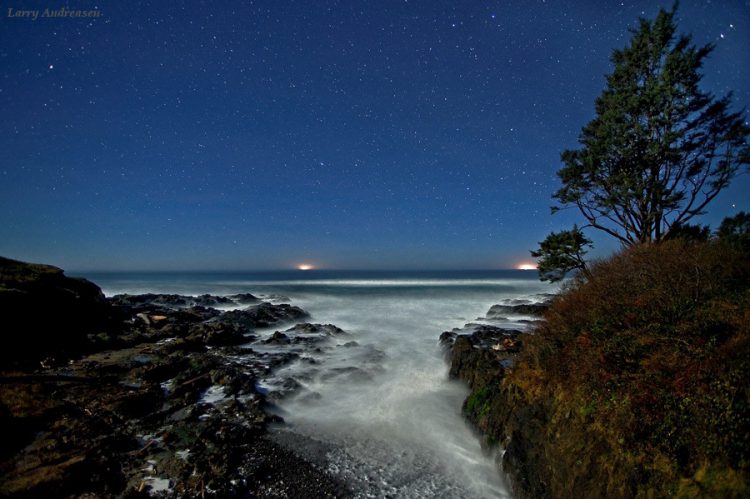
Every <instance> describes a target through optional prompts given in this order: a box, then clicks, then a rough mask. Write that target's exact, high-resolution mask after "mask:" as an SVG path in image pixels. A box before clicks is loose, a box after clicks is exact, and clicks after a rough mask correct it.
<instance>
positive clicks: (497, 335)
mask: <svg viewBox="0 0 750 499" xmlns="http://www.w3.org/2000/svg"><path fill="white" fill-rule="evenodd" d="M545 298H546V299H545V300H544V301H542V302H539V303H514V302H513V301H509V302H508V303H503V304H498V305H493V306H492V307H491V308H490V309H489V310H488V312H487V316H486V317H484V318H480V319H482V320H486V321H500V322H505V321H507V318H506V316H508V315H513V316H517V315H521V316H533V317H537V318H538V317H540V316H541V315H543V314H544V312H545V311H546V310H547V309H548V308H549V306H550V303H551V301H550V299H549V297H545ZM537 320H538V319H537ZM518 322H520V323H521V325H522V327H521V328H518V327H508V326H504V325H489V324H467V325H466V326H464V327H463V328H460V329H454V330H453V331H446V332H444V333H443V334H441V335H440V344H441V345H442V346H443V348H444V349H445V353H446V360H447V362H448V363H449V365H450V370H449V376H450V377H451V378H454V379H460V380H462V381H463V382H465V383H466V384H467V385H468V387H469V389H470V390H471V392H470V393H469V396H468V397H467V398H466V400H465V401H464V404H463V407H462V412H463V414H464V416H465V417H466V419H467V421H469V423H470V424H471V425H472V426H473V427H474V428H475V429H476V430H477V434H478V436H479V438H480V439H481V443H482V447H483V448H484V449H485V450H486V451H487V452H492V453H495V454H496V456H495V457H496V461H497V462H498V467H499V469H498V472H499V473H502V474H503V475H504V476H506V477H507V478H508V480H509V482H510V484H511V486H512V489H513V492H514V494H515V495H516V496H517V497H529V498H532V497H546V489H545V488H544V486H543V484H541V483H538V482H540V481H541V480H543V473H540V470H539V469H537V467H536V465H537V464H538V462H537V459H536V458H535V457H534V456H533V455H532V454H533V453H534V449H535V448H538V447H536V443H537V440H538V439H539V438H542V436H543V435H545V432H544V431H542V429H541V428H540V427H539V426H538V425H536V424H534V423H535V422H536V421H537V418H536V415H534V414H526V412H527V411H526V410H525V408H524V407H523V405H522V404H517V403H516V401H515V398H514V394H512V393H510V392H509V391H508V389H507V388H505V387H504V386H503V380H504V379H505V377H506V375H508V374H509V373H510V372H512V370H513V367H514V363H515V361H516V360H517V358H518V356H519V354H520V352H521V350H522V348H523V344H524V341H525V337H527V336H528V335H529V334H532V333H531V331H530V328H529V326H530V325H531V324H533V323H534V322H535V320H528V319H527V320H521V321H518Z"/></svg>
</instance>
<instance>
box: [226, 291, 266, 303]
mask: <svg viewBox="0 0 750 499" xmlns="http://www.w3.org/2000/svg"><path fill="white" fill-rule="evenodd" d="M228 298H229V299H231V300H232V301H233V302H234V303H236V304H237V305H250V304H251V303H257V302H259V301H260V298H258V297H257V296H255V295H251V294H250V293H238V294H236V295H230V296H228Z"/></svg>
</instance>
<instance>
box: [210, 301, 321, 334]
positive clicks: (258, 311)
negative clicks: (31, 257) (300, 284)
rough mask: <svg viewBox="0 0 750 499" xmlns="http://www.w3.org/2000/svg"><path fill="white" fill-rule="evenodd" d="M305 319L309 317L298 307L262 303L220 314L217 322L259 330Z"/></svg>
mask: <svg viewBox="0 0 750 499" xmlns="http://www.w3.org/2000/svg"><path fill="white" fill-rule="evenodd" d="M306 317H309V315H308V313H307V312H305V311H304V310H302V309H301V308H299V307H295V306H292V305H288V304H281V305H274V304H271V303H267V302H263V303H260V304H259V305H255V306H252V307H248V308H247V309H245V310H230V311H229V312H225V313H224V314H222V315H221V317H219V318H218V319H217V320H218V321H221V322H225V323H230V324H237V325H240V326H244V327H246V328H259V327H269V326H272V325H274V324H278V323H281V322H291V321H295V320H299V319H304V318H306Z"/></svg>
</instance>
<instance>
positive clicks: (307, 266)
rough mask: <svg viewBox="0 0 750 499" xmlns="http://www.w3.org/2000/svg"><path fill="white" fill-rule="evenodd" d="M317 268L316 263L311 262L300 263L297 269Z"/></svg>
mask: <svg viewBox="0 0 750 499" xmlns="http://www.w3.org/2000/svg"><path fill="white" fill-rule="evenodd" d="M314 268H315V265H310V264H309V263H300V264H299V265H297V270H313V269H314Z"/></svg>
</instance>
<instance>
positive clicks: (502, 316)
mask: <svg viewBox="0 0 750 499" xmlns="http://www.w3.org/2000/svg"><path fill="white" fill-rule="evenodd" d="M549 305H550V304H549V302H543V303H522V304H519V305H503V304H498V305H492V306H491V307H490V309H489V310H488V311H487V318H488V319H492V320H507V316H508V315H534V316H541V315H544V312H546V311H547V309H548V308H549Z"/></svg>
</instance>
